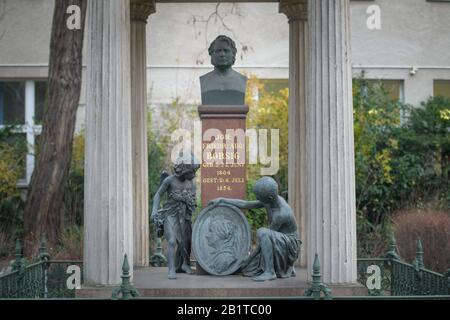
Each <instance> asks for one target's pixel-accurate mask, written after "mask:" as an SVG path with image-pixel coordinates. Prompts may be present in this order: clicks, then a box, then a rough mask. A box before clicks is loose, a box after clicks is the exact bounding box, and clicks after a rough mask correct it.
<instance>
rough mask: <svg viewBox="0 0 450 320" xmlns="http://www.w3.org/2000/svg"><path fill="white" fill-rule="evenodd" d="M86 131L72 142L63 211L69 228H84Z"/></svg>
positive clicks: (76, 136)
mask: <svg viewBox="0 0 450 320" xmlns="http://www.w3.org/2000/svg"><path fill="white" fill-rule="evenodd" d="M84 150H85V134H84V131H82V132H80V133H79V134H77V135H75V136H74V138H73V142H72V159H71V162H70V169H69V180H68V181H67V186H66V190H65V193H64V201H63V211H64V218H65V222H66V224H67V225H68V226H82V225H83V212H84Z"/></svg>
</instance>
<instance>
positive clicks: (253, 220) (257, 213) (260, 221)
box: [246, 180, 269, 231]
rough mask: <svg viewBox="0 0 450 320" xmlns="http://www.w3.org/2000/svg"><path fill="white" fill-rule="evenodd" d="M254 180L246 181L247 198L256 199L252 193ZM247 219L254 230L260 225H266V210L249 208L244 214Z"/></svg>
mask: <svg viewBox="0 0 450 320" xmlns="http://www.w3.org/2000/svg"><path fill="white" fill-rule="evenodd" d="M255 182H256V181H255V180H248V181H247V200H249V201H252V200H257V199H256V196H255V194H254V193H253V186H254V185H255ZM246 217H247V220H248V222H249V224H250V226H251V228H252V230H254V231H256V230H258V229H259V228H261V227H267V225H268V223H269V222H268V217H267V210H266V209H264V208H259V209H249V210H248V212H247V214H246Z"/></svg>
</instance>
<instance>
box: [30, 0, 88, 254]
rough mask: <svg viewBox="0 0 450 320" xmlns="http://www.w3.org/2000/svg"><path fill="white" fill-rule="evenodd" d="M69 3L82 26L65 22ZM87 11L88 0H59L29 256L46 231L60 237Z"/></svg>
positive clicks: (53, 240) (50, 237)
mask: <svg viewBox="0 0 450 320" xmlns="http://www.w3.org/2000/svg"><path fill="white" fill-rule="evenodd" d="M71 5H77V6H79V8H80V9H81V15H80V19H81V30H77V29H73V30H70V29H69V28H68V27H67V25H66V23H67V19H68V18H69V17H70V16H71V14H68V13H67V8H68V7H69V6H71ZM85 16H86V0H55V8H54V12H53V24H52V33H51V40H50V62H49V78H48V89H47V99H46V102H47V103H46V110H45V113H44V119H43V124H42V134H41V136H40V139H39V141H40V143H39V150H38V154H37V159H36V166H35V168H34V172H33V175H32V177H31V182H30V186H29V189H28V195H27V200H26V205H25V212H24V228H25V253H26V254H27V255H28V256H30V255H35V254H36V253H37V248H38V247H39V240H40V239H41V237H42V235H44V234H45V237H46V238H47V243H48V245H49V246H50V247H53V246H55V245H56V244H57V243H58V242H59V241H60V238H59V237H60V233H61V230H60V229H61V217H60V212H61V209H62V204H63V195H64V190H65V186H66V183H67V179H68V175H69V167H70V160H71V157H72V141H73V135H74V129H75V120H76V111H77V108H78V104H79V99H80V89H81V71H82V49H83V32H84V30H83V29H84V21H85Z"/></svg>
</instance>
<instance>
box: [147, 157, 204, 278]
mask: <svg viewBox="0 0 450 320" xmlns="http://www.w3.org/2000/svg"><path fill="white" fill-rule="evenodd" d="M199 167H200V166H199V165H198V164H194V163H185V162H184V161H183V159H182V158H179V159H178V160H177V163H176V164H175V165H174V168H173V171H174V174H173V175H167V176H166V177H165V178H164V180H163V181H162V183H161V186H160V187H159V189H158V191H157V192H156V194H155V196H154V197H153V209H152V214H151V220H152V222H153V223H154V224H155V226H156V228H157V230H158V236H162V234H164V237H165V238H166V240H167V244H168V245H167V264H168V267H169V276H168V278H169V279H176V272H185V273H188V274H192V273H193V270H192V269H191V267H190V255H191V235H192V214H193V213H194V211H195V209H196V207H197V204H196V195H195V184H194V181H193V180H194V178H195V173H196V171H197V170H198V169H199ZM165 193H167V201H166V202H165V203H164V205H163V208H162V209H160V210H158V209H159V205H160V201H161V197H162V196H163V195H164V194H165Z"/></svg>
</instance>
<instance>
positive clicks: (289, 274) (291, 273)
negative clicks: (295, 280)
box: [286, 266, 297, 277]
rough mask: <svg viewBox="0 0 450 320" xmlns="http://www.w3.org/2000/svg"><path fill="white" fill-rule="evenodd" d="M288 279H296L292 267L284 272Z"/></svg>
mask: <svg viewBox="0 0 450 320" xmlns="http://www.w3.org/2000/svg"><path fill="white" fill-rule="evenodd" d="M286 274H287V276H288V277H296V276H297V273H296V272H295V268H294V266H291V267H289V269H288V271H287V272H286Z"/></svg>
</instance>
